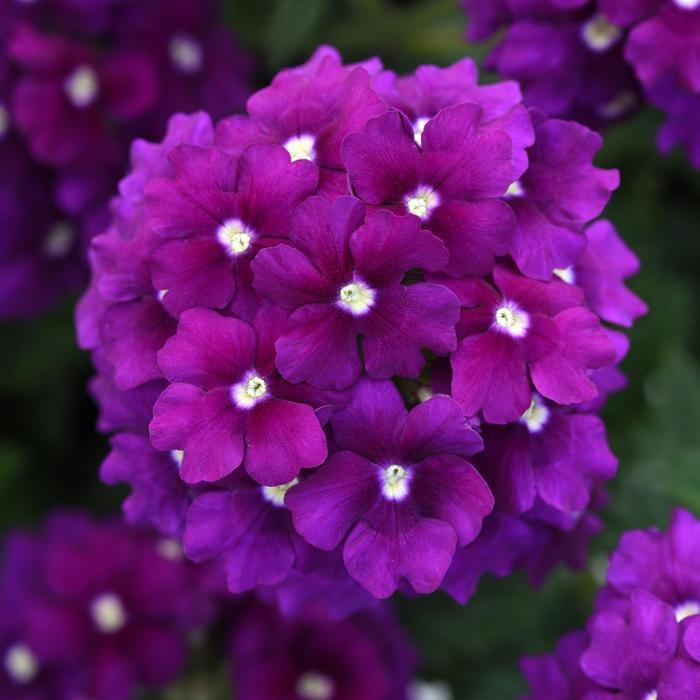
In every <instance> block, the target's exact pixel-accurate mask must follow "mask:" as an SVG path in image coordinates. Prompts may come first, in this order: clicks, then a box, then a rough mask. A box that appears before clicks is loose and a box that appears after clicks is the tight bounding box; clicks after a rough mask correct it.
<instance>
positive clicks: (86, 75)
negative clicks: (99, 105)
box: [63, 66, 100, 109]
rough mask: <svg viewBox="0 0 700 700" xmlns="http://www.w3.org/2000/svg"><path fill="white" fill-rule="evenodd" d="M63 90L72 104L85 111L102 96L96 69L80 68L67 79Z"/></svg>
mask: <svg viewBox="0 0 700 700" xmlns="http://www.w3.org/2000/svg"><path fill="white" fill-rule="evenodd" d="M63 88H64V90H65V91H66V95H67V96H68V99H69V100H70V101H71V104H72V105H73V106H74V107H77V108H78V109H84V108H85V107H89V106H90V105H91V104H92V103H93V102H94V101H95V100H96V99H97V96H98V95H99V94H100V81H99V78H98V77H97V73H96V71H95V69H94V68H91V67H90V66H78V67H77V68H76V69H75V70H74V71H73V72H72V73H71V74H70V75H69V76H68V77H67V78H66V80H65V82H64V84H63Z"/></svg>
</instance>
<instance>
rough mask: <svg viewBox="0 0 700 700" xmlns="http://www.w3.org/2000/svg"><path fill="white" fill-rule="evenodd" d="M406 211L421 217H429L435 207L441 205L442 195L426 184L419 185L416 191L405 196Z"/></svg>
mask: <svg viewBox="0 0 700 700" xmlns="http://www.w3.org/2000/svg"><path fill="white" fill-rule="evenodd" d="M404 204H405V205H406V211H407V212H408V213H409V214H414V215H415V216H417V217H418V218H419V219H427V218H428V217H429V216H430V214H431V213H432V211H433V209H435V207H438V206H440V195H439V194H438V193H437V192H436V191H435V190H434V189H433V188H432V187H428V186H426V185H421V186H420V187H417V188H416V189H415V191H414V192H412V193H411V194H407V195H406V196H405V197H404Z"/></svg>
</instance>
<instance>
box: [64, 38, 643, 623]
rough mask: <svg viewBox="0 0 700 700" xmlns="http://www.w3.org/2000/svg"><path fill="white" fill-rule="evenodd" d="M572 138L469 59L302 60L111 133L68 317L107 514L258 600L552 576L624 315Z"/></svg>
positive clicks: (582, 513)
mask: <svg viewBox="0 0 700 700" xmlns="http://www.w3.org/2000/svg"><path fill="white" fill-rule="evenodd" d="M600 145H601V139H600V137H599V136H598V135H596V134H595V133H593V132H592V131H590V130H589V129H587V128H586V127H583V126H581V125H579V124H577V123H574V122H567V121H562V120H559V119H548V118H546V117H545V116H543V115H542V114H541V113H539V112H535V111H528V110H527V109H526V108H525V107H524V106H523V104H522V98H521V95H520V92H519V89H518V87H517V85H515V84H514V83H500V84H496V85H490V86H483V87H482V86H479V85H478V83H477V74H476V69H475V67H474V65H473V63H472V62H470V61H461V62H459V63H457V64H456V65H454V66H451V67H449V68H446V69H439V68H436V67H434V66H423V67H421V68H419V69H418V70H417V71H416V72H415V73H414V74H412V75H409V76H407V77H397V76H396V75H395V74H394V73H392V72H390V71H386V70H383V69H382V67H381V65H380V64H379V62H378V61H377V60H370V61H367V62H365V63H362V64H358V65H350V66H345V65H343V64H342V62H341V60H340V57H339V56H338V54H337V53H336V52H335V51H334V50H333V49H330V48H325V47H322V48H321V49H319V50H318V51H317V52H316V53H315V54H314V56H313V57H312V58H311V59H310V60H309V61H308V62H307V63H306V64H304V65H302V66H300V67H298V68H294V69H288V70H284V71H282V72H281V73H280V74H279V75H277V76H276V77H275V79H274V80H273V82H272V84H271V85H270V86H269V87H267V88H265V89H263V90H261V91H260V92H258V93H257V94H255V95H253V96H252V97H251V98H250V100H249V102H248V114H247V115H240V116H233V117H229V118H226V119H224V120H222V121H220V122H219V123H218V124H216V125H214V124H213V123H212V121H211V120H210V118H209V116H207V115H206V114H203V113H199V114H195V115H192V116H189V117H186V116H176V117H175V118H173V120H172V121H171V123H170V128H169V131H168V134H167V136H166V138H165V139H164V141H163V142H161V143H159V144H149V143H146V142H143V141H137V142H136V143H135V145H134V147H133V152H132V161H133V166H134V167H133V172H132V173H131V174H130V175H129V176H128V177H127V178H126V179H124V180H123V181H122V182H121V185H120V197H119V198H118V200H117V201H116V202H115V206H114V219H113V222H112V225H111V227H110V229H109V231H108V232H107V233H106V234H104V235H101V236H98V237H97V238H96V239H95V240H94V243H93V246H92V249H91V261H92V269H93V277H92V283H91V286H90V288H89V290H88V292H87V293H86V295H85V296H84V298H83V300H82V302H81V304H80V307H79V309H78V317H77V321H78V334H79V339H80V343H81V345H82V346H83V347H84V348H86V349H90V350H91V351H93V353H94V355H93V356H94V361H95V365H96V368H97V370H98V374H97V377H96V378H95V380H94V381H93V384H92V390H93V393H94V395H95V397H96V399H97V402H98V404H99V405H100V409H101V417H100V425H99V427H100V429H101V430H103V431H105V432H113V433H114V436H113V438H112V452H111V454H110V455H109V457H108V458H107V460H106V461H105V463H104V465H103V468H102V477H103V479H104V480H105V481H107V482H109V483H115V482H119V481H125V482H128V483H129V484H130V485H131V487H132V495H131V496H130V497H129V499H128V500H127V502H126V504H125V510H126V514H127V516H128V518H129V519H130V520H132V521H135V522H143V521H147V522H148V523H149V524H151V525H154V526H156V527H159V528H160V529H161V530H163V531H164V532H166V533H168V534H170V535H175V536H182V538H183V543H184V549H185V553H186V554H187V556H188V557H190V558H191V559H193V560H194V561H207V560H211V559H215V560H217V561H219V562H220V563H221V564H222V565H223V567H224V568H225V571H226V575H227V579H228V585H229V588H230V590H231V591H233V592H242V591H246V590H251V589H257V590H258V591H259V592H260V594H261V595H263V596H265V597H267V598H270V599H274V600H277V601H278V603H279V604H280V605H281V606H282V608H283V609H284V610H285V611H293V610H295V609H297V608H298V607H299V606H303V605H304V604H305V602H308V601H311V600H321V599H325V600H326V601H327V602H328V604H329V608H330V609H331V611H332V613H333V614H335V615H345V614H348V613H350V612H352V611H353V610H357V609H358V608H360V607H362V606H364V605H367V604H368V603H369V602H372V600H373V599H374V598H385V597H387V596H389V595H391V594H392V593H393V592H394V591H395V590H397V588H399V587H401V588H402V589H403V590H406V591H413V592H415V593H429V592H431V591H434V590H435V589H436V588H438V587H439V586H440V585H443V586H444V587H445V588H446V589H447V590H448V591H449V592H450V593H451V594H452V595H453V596H454V597H456V598H457V599H459V600H466V599H467V598H468V597H469V596H470V595H471V593H472V592H473V590H474V587H475V586H476V582H477V580H478V578H479V576H480V575H481V574H482V573H484V572H485V571H490V572H492V573H495V574H498V575H505V574H507V573H508V572H509V571H511V570H512V568H513V567H514V566H518V565H523V566H526V567H527V568H528V569H529V571H530V574H531V576H532V577H533V579H534V580H539V579H541V578H542V577H543V576H544V575H545V573H546V572H547V571H548V570H549V569H550V568H551V567H552V566H553V565H554V564H556V563H557V562H558V561H561V560H562V559H564V560H567V561H569V562H570V563H571V564H573V565H576V564H580V563H581V558H582V557H583V556H585V548H586V541H587V539H588V538H589V537H590V535H591V534H592V533H593V532H595V531H596V529H597V527H598V522H597V519H596V518H595V516H594V515H592V514H591V513H590V510H591V509H592V508H595V507H598V506H599V505H600V504H601V503H602V502H603V500H604V493H603V492H602V486H601V485H602V484H603V482H604V481H606V480H607V479H609V478H610V477H611V476H612V475H613V474H614V472H615V469H616V460H615V458H614V457H613V455H612V454H611V453H610V451H609V449H608V447H607V443H606V438H605V430H604V426H603V424H602V422H601V420H600V418H598V416H597V415H596V412H597V411H598V409H599V408H600V406H601V405H602V404H603V402H604V400H605V397H606V395H607V394H608V393H609V392H611V391H614V390H616V389H618V388H619V387H620V386H621V384H622V383H624V378H623V377H622V376H621V374H620V372H619V370H618V369H617V367H616V365H617V363H618V361H619V360H620V359H621V358H622V357H623V356H624V354H625V352H626V349H627V346H626V341H625V338H624V336H623V335H622V334H620V333H619V332H618V331H614V330H611V329H608V328H607V327H605V326H604V325H603V324H602V321H604V322H608V323H611V324H619V325H623V326H629V325H631V324H632V322H633V321H634V319H635V318H636V317H637V316H639V315H640V314H642V313H643V312H644V310H645V307H644V304H643V303H642V302H641V301H640V300H639V299H638V298H637V297H636V296H634V294H632V293H631V292H630V291H629V290H628V289H627V288H626V287H625V285H624V280H625V278H627V277H629V276H631V275H633V274H634V273H635V272H636V269H637V261H636V258H635V257H634V255H633V254H632V253H631V252H630V251H629V250H628V249H627V248H626V247H625V245H624V244H623V242H622V241H621V240H620V238H619V237H618V235H617V233H616V232H615V229H614V228H613V226H612V224H610V223H609V222H607V221H596V222H592V221H593V219H595V217H597V216H598V215H599V214H600V213H601V211H602V209H603V208H604V206H605V205H606V203H607V201H608V198H609V196H610V193H611V191H612V190H614V189H615V188H616V187H617V184H618V175H617V173H616V172H614V171H607V170H601V169H599V168H597V167H596V166H594V165H593V162H592V160H593V157H594V155H595V153H596V151H597V150H598V149H599V147H600Z"/></svg>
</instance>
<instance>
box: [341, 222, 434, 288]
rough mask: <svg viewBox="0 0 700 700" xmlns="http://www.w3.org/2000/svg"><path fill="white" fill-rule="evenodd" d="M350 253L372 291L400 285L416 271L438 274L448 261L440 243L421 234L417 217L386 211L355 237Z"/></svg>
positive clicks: (361, 229) (356, 233) (360, 230)
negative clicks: (403, 279)
mask: <svg viewBox="0 0 700 700" xmlns="http://www.w3.org/2000/svg"><path fill="white" fill-rule="evenodd" d="M350 250H351V251H352V257H353V260H354V262H355V266H356V269H357V271H358V272H359V274H360V276H361V278H362V279H363V280H364V281H365V282H368V283H369V284H370V286H372V287H383V286H386V285H388V284H396V283H398V282H400V281H401V280H402V278H403V275H404V274H405V273H406V272H408V271H409V270H413V269H420V270H426V271H427V272H437V271H439V270H441V269H442V268H444V266H445V265H446V264H447V259H448V254H447V250H446V249H445V246H444V245H443V244H442V242H441V241H440V239H439V238H437V237H435V236H433V235H432V234H431V233H430V232H429V231H423V230H421V227H420V221H419V219H418V218H417V217H415V216H412V215H410V214H406V215H404V216H396V215H395V214H392V213H391V212H390V211H387V210H383V209H382V210H379V211H378V212H377V213H376V214H375V215H374V216H372V217H371V218H370V219H369V221H368V222H367V223H366V224H365V225H364V226H361V227H360V228H358V229H357V231H355V233H353V235H352V238H351V240H350Z"/></svg>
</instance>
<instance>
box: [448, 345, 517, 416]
mask: <svg viewBox="0 0 700 700" xmlns="http://www.w3.org/2000/svg"><path fill="white" fill-rule="evenodd" d="M451 363H452V372H453V374H452V393H453V396H454V398H455V400H456V401H457V402H458V403H459V404H460V405H461V406H462V408H463V410H464V413H465V414H466V415H468V416H471V415H473V414H475V413H476V412H477V411H479V410H481V411H482V412H483V415H484V420H486V421H487V422H488V423H509V422H511V421H515V420H518V418H520V416H522V415H523V413H524V412H525V410H526V409H527V407H528V406H529V405H530V400H531V396H530V382H529V381H528V379H527V372H526V368H525V358H524V356H523V351H522V348H521V347H520V344H519V343H518V342H517V341H516V340H514V339H513V338H511V337H510V336H508V335H507V334H505V333H498V332H496V331H487V332H486V333H481V334H480V335H472V336H469V337H467V338H465V339H464V340H463V341H462V342H461V343H460V344H459V347H458V348H457V351H456V352H455V353H454V354H453V355H452V360H451Z"/></svg>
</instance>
